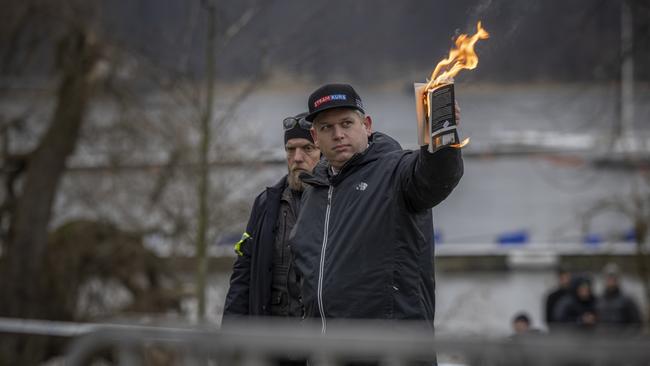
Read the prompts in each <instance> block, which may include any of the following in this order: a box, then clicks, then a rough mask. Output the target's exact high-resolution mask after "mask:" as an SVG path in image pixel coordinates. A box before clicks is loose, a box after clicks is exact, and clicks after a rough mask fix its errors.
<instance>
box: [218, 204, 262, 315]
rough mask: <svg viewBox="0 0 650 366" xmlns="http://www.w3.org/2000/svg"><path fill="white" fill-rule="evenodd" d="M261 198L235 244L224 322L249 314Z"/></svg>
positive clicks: (254, 206)
mask: <svg viewBox="0 0 650 366" xmlns="http://www.w3.org/2000/svg"><path fill="white" fill-rule="evenodd" d="M260 201H261V196H258V197H257V199H255V203H254V204H253V209H252V211H251V215H250V217H249V218H248V224H247V225H246V231H245V232H244V234H243V235H242V238H241V240H240V241H238V242H237V243H236V244H235V248H234V249H235V253H236V254H237V259H236V260H235V263H234V265H233V270H232V275H231V276H230V287H229V289H228V294H227V295H226V304H225V306H224V309H223V317H224V320H225V319H226V318H227V317H228V316H233V315H234V316H237V315H248V314H249V288H250V278H251V253H252V248H251V246H252V244H253V241H254V240H256V236H257V234H258V233H257V230H256V229H257V226H258V225H257V221H258V217H259V216H260Z"/></svg>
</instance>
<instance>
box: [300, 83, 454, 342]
mask: <svg viewBox="0 0 650 366" xmlns="http://www.w3.org/2000/svg"><path fill="white" fill-rule="evenodd" d="M308 104H309V112H310V114H309V115H308V116H307V119H308V120H311V121H313V126H312V130H311V131H312V135H313V137H314V141H315V142H316V143H317V145H318V146H319V147H320V149H321V152H322V153H323V156H324V158H325V159H323V160H321V162H320V163H319V164H318V165H317V166H316V168H315V169H314V173H313V174H303V175H302V176H303V181H304V182H305V183H306V184H308V185H309V187H308V188H307V189H306V190H305V192H304V194H303V209H302V210H301V213H300V216H299V217H298V221H297V223H296V227H295V228H294V233H292V238H291V247H292V250H294V256H295V263H296V267H297V269H298V271H299V272H300V273H301V274H302V276H303V280H304V281H303V286H302V296H303V301H304V305H305V312H306V316H307V317H315V318H319V319H320V320H321V329H322V332H326V331H327V323H328V320H329V319H337V318H338V319H341V318H347V319H350V318H355V319H412V320H421V321H425V322H426V323H428V326H427V327H430V328H432V327H433V318H434V301H435V300H434V288H435V285H434V272H433V247H432V245H431V243H432V241H433V219H432V212H431V208H432V207H434V206H436V205H437V204H439V203H440V202H442V201H443V200H444V199H445V198H447V196H448V195H449V194H450V193H451V192H452V190H453V189H454V187H456V185H457V184H458V182H459V181H460V178H461V176H462V175H463V162H462V158H461V151H460V149H458V148H455V147H450V146H447V147H442V148H441V149H439V150H437V151H435V152H434V153H430V152H429V151H428V149H427V146H423V147H421V148H420V149H419V150H415V151H411V150H403V149H402V148H401V147H400V145H399V144H398V143H397V142H396V141H395V140H394V139H392V138H391V137H389V136H387V135H385V134H383V133H380V132H373V131H372V120H371V118H370V116H368V115H366V114H365V111H364V108H363V104H362V101H361V98H360V97H359V95H358V94H357V93H356V91H355V90H354V89H353V88H352V87H351V86H350V85H347V84H328V85H325V86H323V87H321V88H319V89H318V90H316V91H315V92H314V93H312V94H311V96H310V97H309V102H308ZM457 114H458V111H457ZM457 119H459V118H458V116H457ZM402 123H403V122H402Z"/></svg>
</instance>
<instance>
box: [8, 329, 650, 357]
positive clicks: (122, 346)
mask: <svg viewBox="0 0 650 366" xmlns="http://www.w3.org/2000/svg"><path fill="white" fill-rule="evenodd" d="M23 325H24V322H23ZM55 325H56V326H55ZM50 326H54V327H53V328H52V329H53V330H54V329H59V330H58V331H57V334H56V335H59V336H60V335H64V334H63V333H66V334H67V335H69V336H76V337H75V338H74V339H73V340H72V342H71V343H70V345H69V348H68V352H67V353H66V355H65V365H66V366H78V365H93V364H94V363H95V362H96V361H97V360H98V359H101V358H104V359H110V360H111V361H112V362H114V363H115V364H118V365H122V366H132V365H189V366H194V365H201V366H205V365H244V366H263V365H277V364H279V363H278V362H279V361H280V362H282V361H284V362H287V361H290V360H293V361H294V362H300V361H302V360H307V362H308V365H310V366H311V365H319V366H331V365H352V364H355V363H354V362H361V364H364V365H368V364H372V365H387V366H388V365H390V366H397V365H412V364H418V365H420V364H425V365H430V364H433V362H435V359H436V356H437V357H438V359H439V361H440V364H441V365H443V364H454V365H635V366H636V365H650V340H649V339H648V338H645V337H633V338H630V337H621V336H618V337H611V336H610V337H605V336H603V335H592V336H585V335H584V334H583V335H578V334H573V335H568V334H564V335H530V336H524V337H519V338H514V339H512V338H510V339H503V338H484V337H454V336H440V335H439V336H436V337H434V335H433V334H432V332H431V331H430V330H429V329H428V328H427V327H423V326H422V325H421V324H418V323H408V322H406V323H403V322H399V323H387V322H383V323H376V322H359V321H354V322H352V321H344V322H343V321H341V322H332V323H328V332H327V334H322V333H320V329H321V328H320V324H310V323H300V324H297V323H295V322H294V323H286V322H278V321H272V320H264V321H256V322H251V321H246V322H229V323H228V326H226V327H223V328H221V329H218V330H217V329H200V328H196V327H144V326H124V325H120V326H115V325H100V324H93V325H84V326H81V327H79V326H78V325H71V324H69V323H67V331H65V332H61V331H60V330H61V329H63V328H60V327H59V326H66V324H65V323H64V324H54V323H52V324H50ZM31 328H32V329H31V330H28V329H27V328H24V327H23V328H21V329H22V331H20V330H18V328H16V327H13V328H11V327H7V326H6V323H5V324H4V326H3V322H2V319H0V333H2V332H4V333H20V332H22V333H30V334H31V333H34V331H37V332H36V333H37V334H45V333H47V332H46V331H45V329H44V328H39V329H40V331H38V330H39V329H36V328H35V327H31ZM363 362H365V363H363Z"/></svg>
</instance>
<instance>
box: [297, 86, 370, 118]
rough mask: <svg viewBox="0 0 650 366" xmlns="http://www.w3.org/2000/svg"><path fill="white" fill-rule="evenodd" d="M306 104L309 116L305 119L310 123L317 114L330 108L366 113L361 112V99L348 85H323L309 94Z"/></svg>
mask: <svg viewBox="0 0 650 366" xmlns="http://www.w3.org/2000/svg"><path fill="white" fill-rule="evenodd" d="M307 104H308V105H309V114H308V115H307V117H305V119H306V120H307V121H310V122H311V121H313V120H314V117H316V115H317V114H318V113H320V112H323V111H326V110H328V109H332V108H354V109H358V110H360V111H361V112H362V113H366V112H365V111H364V110H363V103H362V102H361V97H359V94H357V92H356V91H354V89H353V88H352V86H350V85H348V84H326V85H323V86H321V87H320V88H318V89H316V91H314V92H313V93H311V95H310V96H309V101H308V102H307Z"/></svg>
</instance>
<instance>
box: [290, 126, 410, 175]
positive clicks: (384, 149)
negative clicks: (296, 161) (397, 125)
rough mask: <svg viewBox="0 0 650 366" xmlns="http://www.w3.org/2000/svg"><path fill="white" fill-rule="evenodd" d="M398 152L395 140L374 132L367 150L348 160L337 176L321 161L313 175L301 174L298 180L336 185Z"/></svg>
mask: <svg viewBox="0 0 650 366" xmlns="http://www.w3.org/2000/svg"><path fill="white" fill-rule="evenodd" d="M399 150H402V147H401V146H400V144H399V143H398V142H397V141H396V140H395V139H393V138H392V137H390V136H388V135H386V134H384V133H381V132H374V133H373V134H372V135H370V138H369V139H368V148H367V149H366V150H364V151H363V152H360V153H356V154H354V155H352V157H351V158H350V160H348V161H347V162H346V163H345V164H344V165H343V166H342V167H341V169H340V170H339V173H338V174H337V175H333V174H332V172H331V169H330V164H329V162H328V161H327V160H325V159H321V161H320V162H319V163H318V165H316V167H315V168H314V172H313V174H308V173H302V174H301V175H300V178H301V179H302V180H303V181H304V182H305V183H307V184H310V185H320V186H327V185H330V184H332V185H337V184H338V183H339V182H341V181H342V180H343V179H345V177H347V176H348V175H349V174H350V173H352V172H354V171H356V170H357V169H358V168H359V167H361V166H363V165H365V164H368V163H370V162H372V161H375V160H377V159H379V158H380V157H381V156H383V155H384V154H387V153H389V152H391V151H399Z"/></svg>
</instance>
